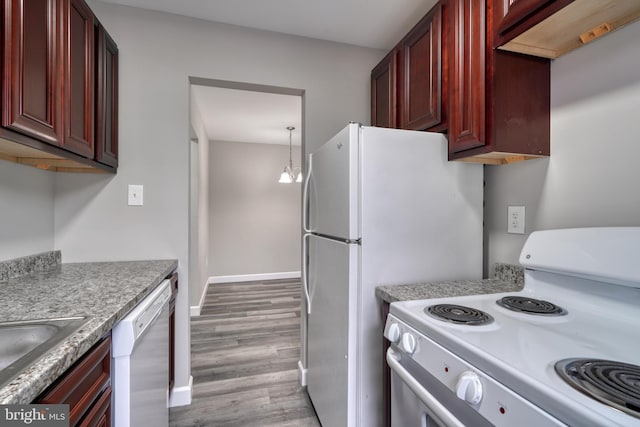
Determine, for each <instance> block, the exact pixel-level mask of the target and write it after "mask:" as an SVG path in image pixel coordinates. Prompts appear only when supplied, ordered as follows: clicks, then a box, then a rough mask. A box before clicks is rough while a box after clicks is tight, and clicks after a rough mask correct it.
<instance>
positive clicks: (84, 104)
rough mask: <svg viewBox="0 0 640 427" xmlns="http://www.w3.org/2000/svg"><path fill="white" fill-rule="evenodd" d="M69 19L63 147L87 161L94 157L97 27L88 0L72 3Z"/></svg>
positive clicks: (73, 1) (66, 21)
mask: <svg viewBox="0 0 640 427" xmlns="http://www.w3.org/2000/svg"><path fill="white" fill-rule="evenodd" d="M65 5H66V6H67V7H68V9H67V14H68V17H67V19H65V23H66V31H65V36H66V37H67V39H66V42H65V47H66V48H67V49H68V51H67V52H66V53H65V59H66V61H67V62H66V67H65V73H66V75H65V82H66V83H67V84H66V86H65V97H64V100H65V103H64V107H65V112H64V113H65V114H64V117H65V138H64V143H63V147H64V148H66V149H67V150H69V151H73V152H74V153H77V154H80V155H82V156H85V157H89V158H93V156H94V128H93V117H94V103H93V95H94V70H93V64H94V61H95V58H94V54H93V49H94V41H93V37H94V31H95V30H94V25H93V19H94V18H93V13H92V12H91V9H89V6H87V4H86V3H85V2H84V0H70V1H69V2H68V3H65Z"/></svg>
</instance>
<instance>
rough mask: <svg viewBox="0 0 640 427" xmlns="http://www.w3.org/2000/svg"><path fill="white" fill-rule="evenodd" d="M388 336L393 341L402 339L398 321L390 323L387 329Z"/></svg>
mask: <svg viewBox="0 0 640 427" xmlns="http://www.w3.org/2000/svg"><path fill="white" fill-rule="evenodd" d="M387 338H388V339H389V341H391V342H393V343H396V342H398V340H399V339H400V325H398V324H397V323H392V324H390V325H389V329H388V330H387Z"/></svg>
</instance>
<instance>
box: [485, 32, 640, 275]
mask: <svg viewBox="0 0 640 427" xmlns="http://www.w3.org/2000/svg"><path fill="white" fill-rule="evenodd" d="M638 40H640V22H637V23H634V24H632V25H630V26H628V27H625V28H623V29H621V30H619V31H617V32H615V33H613V34H610V35H607V36H606V37H604V38H602V39H600V40H596V41H594V42H593V43H591V44H589V45H587V46H584V47H582V48H580V49H579V50H576V51H574V52H572V53H569V54H568V55H566V56H563V57H561V58H560V59H557V60H555V61H554V62H552V64H551V157H550V158H548V159H543V160H532V161H526V162H522V163H516V164H512V165H508V166H487V167H486V169H485V177H486V183H487V184H486V189H485V197H486V210H485V215H486V216H485V227H486V231H487V236H488V246H489V254H488V255H489V256H488V263H489V266H493V264H494V263H495V262H511V263H517V259H518V256H519V253H520V250H521V249H522V245H523V244H524V241H525V239H526V237H527V235H528V234H529V233H530V232H531V231H535V230H543V229H552V228H564V227H587V226H621V225H630V226H640V189H639V184H640V166H639V165H638V159H640V43H638ZM510 204H511V205H525V207H526V215H525V216H526V224H525V225H526V233H527V234H526V235H524V236H522V235H515V234H507V233H506V227H507V205H510Z"/></svg>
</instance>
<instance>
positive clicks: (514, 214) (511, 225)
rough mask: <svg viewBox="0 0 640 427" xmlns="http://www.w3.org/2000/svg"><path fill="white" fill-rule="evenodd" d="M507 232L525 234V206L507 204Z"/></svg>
mask: <svg viewBox="0 0 640 427" xmlns="http://www.w3.org/2000/svg"><path fill="white" fill-rule="evenodd" d="M507 233H512V234H524V206H507Z"/></svg>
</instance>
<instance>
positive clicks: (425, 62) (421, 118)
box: [399, 3, 442, 130]
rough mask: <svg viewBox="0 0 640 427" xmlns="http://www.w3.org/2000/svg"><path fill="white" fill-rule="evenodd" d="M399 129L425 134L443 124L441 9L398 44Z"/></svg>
mask: <svg viewBox="0 0 640 427" xmlns="http://www.w3.org/2000/svg"><path fill="white" fill-rule="evenodd" d="M400 58H401V60H400V79H399V81H400V88H401V89H400V99H401V103H402V104H401V105H402V106H401V108H400V127H401V128H402V129H411V130H424V129H428V128H432V127H434V126H437V125H439V124H440V123H441V121H442V108H441V106H442V5H441V4H440V3H438V4H436V5H435V6H434V7H433V8H432V9H431V10H430V11H429V12H428V13H427V14H426V15H425V16H424V17H423V18H422V19H421V20H420V21H419V22H418V23H417V24H416V25H415V27H413V29H412V30H411V31H410V32H409V33H408V34H407V36H406V37H405V38H404V39H402V41H401V42H400Z"/></svg>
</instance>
